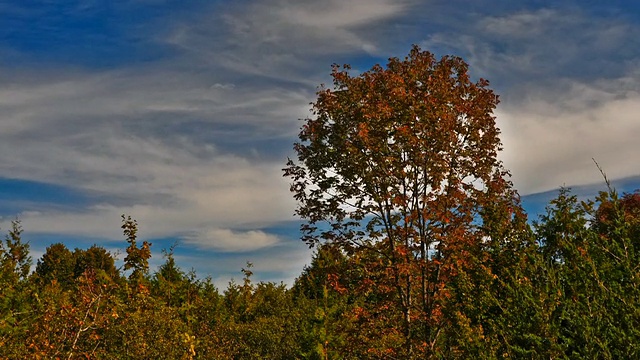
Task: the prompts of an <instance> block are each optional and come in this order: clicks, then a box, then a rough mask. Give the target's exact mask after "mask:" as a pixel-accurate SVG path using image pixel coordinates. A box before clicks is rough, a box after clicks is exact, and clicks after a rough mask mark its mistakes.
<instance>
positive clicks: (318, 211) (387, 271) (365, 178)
mask: <svg viewBox="0 0 640 360" xmlns="http://www.w3.org/2000/svg"><path fill="white" fill-rule="evenodd" d="M350 70H351V67H350V66H349V65H344V66H338V65H334V66H333V72H332V77H333V82H334V86H333V88H332V89H331V88H326V87H324V86H322V87H321V88H320V89H319V91H318V93H317V96H318V97H317V101H316V102H315V103H313V108H312V112H313V116H312V117H310V118H308V119H306V120H305V121H304V124H303V126H302V130H301V131H300V134H299V138H300V142H298V143H296V144H295V145H294V148H295V151H296V152H297V157H298V160H297V161H293V160H289V162H288V164H287V167H286V168H285V169H284V172H285V176H287V177H289V178H290V179H291V180H292V184H291V190H292V192H293V193H294V197H295V199H296V200H297V201H298V204H299V206H298V208H297V210H296V213H297V215H299V216H300V217H302V218H303V219H305V220H306V222H305V223H304V224H303V225H302V227H301V230H302V233H303V240H304V241H306V242H307V243H308V244H309V245H310V246H313V245H315V244H317V243H319V242H331V243H335V244H337V245H339V246H340V247H341V248H342V250H343V251H345V253H346V254H348V255H350V256H352V257H353V258H354V259H357V260H356V261H355V263H358V264H360V266H362V268H363V273H365V274H369V275H370V276H369V277H368V281H367V279H365V280H363V281H362V284H360V285H359V286H357V287H355V288H357V289H359V290H361V291H362V293H363V294H372V293H375V294H378V296H377V298H376V299H377V300H376V304H377V305H376V306H379V307H380V306H382V307H385V306H386V308H388V309H389V310H388V311H386V312H385V314H384V318H385V319H387V320H386V321H389V324H391V323H393V322H394V321H395V322H396V323H395V324H401V326H399V329H398V330H397V331H394V330H393V329H390V328H391V327H392V326H384V325H383V326H382V328H383V329H381V330H380V332H379V335H380V334H381V335H380V336H382V337H386V338H387V340H388V341H383V340H381V343H382V344H383V345H382V347H387V348H388V349H371V350H372V351H373V352H375V351H382V352H383V353H380V354H378V355H380V356H383V355H384V352H385V351H389V352H395V354H396V355H402V356H405V357H410V356H412V354H413V353H415V352H416V351H417V348H418V347H424V348H425V350H426V351H434V347H435V346H436V343H437V340H438V337H439V334H440V330H441V328H442V326H443V323H444V320H443V313H442V302H443V299H445V298H447V296H449V295H448V294H447V292H448V290H447V283H448V281H450V279H452V278H453V277H455V276H456V275H457V274H459V273H461V272H464V271H465V270H464V269H465V267H467V266H471V265H470V263H471V262H470V261H469V259H470V258H472V257H474V256H481V254H482V252H483V251H484V250H483V249H484V248H485V247H486V246H487V244H488V243H490V242H492V241H493V239H492V234H495V233H497V232H499V231H502V230H500V229H501V228H504V226H506V225H508V223H510V222H511V221H512V219H513V217H514V216H515V215H514V214H518V213H520V210H519V206H518V202H517V194H515V192H514V191H513V190H511V185H510V183H509V181H508V180H506V177H507V172H506V171H505V170H504V169H503V167H502V164H501V162H500V161H499V160H498V159H497V153H498V151H499V150H500V149H501V144H500V139H499V137H498V135H499V130H498V128H497V127H496V124H495V118H494V116H493V110H494V109H495V107H496V105H497V104H498V96H497V95H495V94H494V92H493V91H492V90H491V89H489V88H488V85H489V82H488V81H487V80H484V79H480V80H479V81H477V82H472V81H471V79H470V76H469V74H468V65H467V64H466V63H465V62H464V61H463V60H462V59H461V58H458V57H452V56H445V57H443V58H441V59H439V60H438V59H436V58H435V57H434V55H433V54H431V53H429V52H426V51H422V50H421V49H420V48H418V47H417V46H414V47H413V49H412V50H411V52H410V53H409V55H408V56H407V57H406V58H404V59H402V60H401V59H398V58H392V59H390V60H389V63H388V64H387V66H386V67H382V66H380V65H376V66H374V67H373V68H372V69H371V70H369V71H367V72H364V73H362V74H360V75H356V76H354V75H351V73H350ZM476 263H477V262H476ZM385 301H387V303H386V305H385ZM364 310H366V309H364ZM364 310H363V311H362V312H361V313H360V314H358V316H360V318H362V317H366V316H367V314H370V315H371V314H372V315H371V317H372V318H376V319H379V318H381V316H380V312H377V310H371V311H364ZM363 314H364V315H363ZM358 316H356V317H358ZM375 328H376V327H375V326H369V327H368V329H375ZM373 336H375V335H373ZM394 344H395V345H394ZM394 346H395V347H394Z"/></svg>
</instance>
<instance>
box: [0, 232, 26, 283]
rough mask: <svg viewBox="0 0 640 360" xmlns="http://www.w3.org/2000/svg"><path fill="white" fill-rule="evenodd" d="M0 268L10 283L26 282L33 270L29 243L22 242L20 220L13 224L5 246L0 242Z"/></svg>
mask: <svg viewBox="0 0 640 360" xmlns="http://www.w3.org/2000/svg"><path fill="white" fill-rule="evenodd" d="M0 267H1V270H2V272H3V275H4V276H8V277H9V278H10V281H12V282H17V281H19V280H24V279H26V278H27V276H28V275H29V270H30V269H31V256H29V243H28V242H27V243H26V242H23V241H22V226H21V225H20V221H19V220H15V221H12V222H11V230H9V233H8V234H7V236H6V237H5V240H4V244H3V243H2V242H0Z"/></svg>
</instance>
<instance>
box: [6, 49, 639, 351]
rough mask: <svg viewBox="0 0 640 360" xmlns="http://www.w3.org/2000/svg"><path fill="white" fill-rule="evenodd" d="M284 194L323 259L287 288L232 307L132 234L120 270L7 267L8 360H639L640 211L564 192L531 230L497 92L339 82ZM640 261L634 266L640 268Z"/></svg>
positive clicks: (625, 203)
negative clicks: (506, 156)
mask: <svg viewBox="0 0 640 360" xmlns="http://www.w3.org/2000/svg"><path fill="white" fill-rule="evenodd" d="M332 76H333V80H334V84H333V87H332V88H327V87H324V86H322V87H320V89H319V90H318V98H317V101H316V102H315V103H313V104H312V114H313V115H312V116H311V117H310V118H308V119H305V120H303V125H302V128H301V131H300V134H299V142H297V143H296V144H295V145H294V150H295V152H296V155H297V158H296V159H294V160H289V162H288V163H287V165H286V168H285V169H284V175H285V176H286V177H288V178H290V180H291V191H292V193H293V196H294V198H295V199H296V200H297V202H298V208H297V210H296V214H297V215H298V216H299V217H300V218H302V219H303V220H304V223H303V225H302V226H301V229H300V230H301V239H302V240H303V241H305V242H306V243H307V244H309V246H310V247H311V248H313V249H314V256H313V259H312V261H311V263H310V264H309V265H308V266H307V267H305V269H304V270H303V271H302V273H301V274H300V276H299V277H298V278H297V279H296V280H295V282H294V284H292V286H290V287H287V286H285V285H284V284H282V283H280V284H277V283H272V282H259V283H255V282H254V281H252V275H253V272H252V266H251V264H250V263H247V266H246V268H244V269H242V273H243V279H242V282H241V283H235V282H231V283H230V284H229V285H228V286H227V288H226V289H224V290H222V291H220V290H219V289H217V288H216V287H215V286H214V285H213V284H212V282H211V280H210V279H208V278H204V279H202V278H198V277H197V276H196V274H195V273H194V272H185V271H183V270H182V269H180V268H179V267H178V266H177V265H176V263H175V259H174V256H173V248H171V249H168V250H164V252H163V253H164V263H163V264H162V265H161V266H160V267H159V268H158V270H157V271H155V272H153V273H151V272H150V271H149V258H150V257H151V252H150V247H151V244H150V243H149V242H146V241H142V242H140V241H139V240H138V232H137V223H136V221H135V220H134V219H132V218H131V217H128V216H124V215H123V218H122V230H123V236H124V238H125V240H126V243H127V244H128V247H127V248H126V257H125V258H124V266H123V268H122V269H118V268H116V267H115V265H114V264H115V259H114V256H113V254H110V253H109V252H108V251H106V250H105V249H104V248H102V247H100V246H93V247H90V248H88V249H74V250H73V251H71V250H70V249H67V248H66V246H65V245H64V244H53V245H51V246H50V247H49V248H47V250H46V252H45V254H44V255H43V256H42V257H41V258H40V259H38V260H37V262H36V266H35V271H33V272H31V273H30V271H29V269H30V267H31V259H30V257H29V246H28V244H26V243H24V242H23V241H22V240H21V234H22V228H21V227H20V224H19V222H15V223H14V224H13V228H12V229H11V230H10V231H9V233H8V235H7V236H6V239H5V241H4V243H2V247H0V271H1V273H0V286H1V289H2V292H1V293H0V357H2V358H11V359H13V358H68V359H73V358H125V359H126V358H132V359H134V358H135V359H139V358H157V359H196V358H199V359H257V358H263V359H425V358H426V359H469V358H474V359H475V358H482V359H498V358H500V359H502V358H524V359H549V358H554V359H574V358H575V359H583V358H598V359H600V358H601V359H618V358H636V357H640V350H639V349H638V348H639V347H640V332H639V327H638V324H639V323H640V322H639V321H640V301H639V300H640V289H639V285H640V265H638V264H640V261H639V260H640V192H638V191H636V192H633V193H627V194H623V195H621V196H620V195H618V193H617V192H616V190H615V189H613V188H612V187H611V186H609V182H608V180H607V179H606V176H605V182H606V183H607V185H608V188H607V191H603V192H601V193H600V194H599V195H598V196H597V197H596V198H594V199H588V200H579V199H578V198H577V197H576V196H575V195H573V194H572V193H571V192H570V190H569V189H565V188H563V189H561V190H560V191H559V193H558V196H557V197H556V198H555V199H554V200H552V201H551V202H550V203H549V204H548V205H547V207H546V210H545V212H544V213H543V214H541V215H539V217H538V218H537V219H534V220H533V221H529V220H528V219H527V214H526V213H525V211H524V210H523V209H522V206H521V204H520V199H519V196H518V193H517V191H516V190H515V189H513V187H512V184H511V182H510V181H509V174H508V171H507V170H505V169H504V168H503V166H502V163H501V162H500V161H499V160H498V159H497V154H498V152H499V151H500V150H501V143H500V139H499V130H498V129H497V127H496V125H495V118H494V117H493V115H492V114H493V110H494V109H495V107H496V106H497V104H498V100H499V99H498V96H497V95H495V94H494V93H493V91H492V90H491V89H489V87H488V85H489V82H488V81H487V80H484V79H480V80H478V81H477V82H472V81H471V80H470V76H469V75H468V65H467V64H466V63H465V62H464V61H463V60H462V59H460V58H457V57H451V56H445V57H443V58H441V59H436V58H435V56H434V55H433V54H431V53H429V52H426V51H422V50H421V49H419V48H418V47H413V49H412V50H411V52H410V53H409V55H408V56H407V57H405V58H404V59H397V58H392V59H390V60H389V63H388V64H387V66H386V67H382V66H379V65H376V66H374V67H373V68H372V69H371V70H369V71H367V72H363V73H359V74H358V75H355V76H352V75H351V68H350V66H348V65H343V66H340V65H334V67H333V72H332ZM636 247H638V249H636Z"/></svg>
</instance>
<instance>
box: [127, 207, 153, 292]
mask: <svg viewBox="0 0 640 360" xmlns="http://www.w3.org/2000/svg"><path fill="white" fill-rule="evenodd" d="M122 231H123V233H124V236H125V237H126V238H127V242H128V243H129V246H128V247H127V256H126V257H125V258H124V269H125V270H129V269H133V271H132V272H131V274H130V275H129V280H130V281H133V282H138V283H139V282H140V281H141V280H142V279H143V278H144V277H145V275H147V274H148V273H149V259H150V258H151V243H150V242H148V241H144V242H143V243H142V246H141V247H139V248H138V244H137V238H138V222H137V221H136V220H133V219H131V216H125V215H122Z"/></svg>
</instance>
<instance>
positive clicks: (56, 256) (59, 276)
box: [36, 243, 77, 289]
mask: <svg viewBox="0 0 640 360" xmlns="http://www.w3.org/2000/svg"><path fill="white" fill-rule="evenodd" d="M74 268H75V259H74V256H73V253H72V252H71V251H70V250H69V249H68V248H67V247H66V246H65V245H64V244H62V243H55V244H52V245H50V246H49V247H47V250H46V251H45V253H44V254H43V255H42V258H40V259H39V260H38V262H37V264H36V275H37V279H38V281H39V282H40V284H41V285H46V284H49V283H50V282H51V281H53V280H55V281H57V282H58V283H59V284H60V285H61V286H62V287H63V288H64V289H70V288H71V286H72V285H73V281H74V279H75V278H76V277H77V276H76V275H75V274H74Z"/></svg>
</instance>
